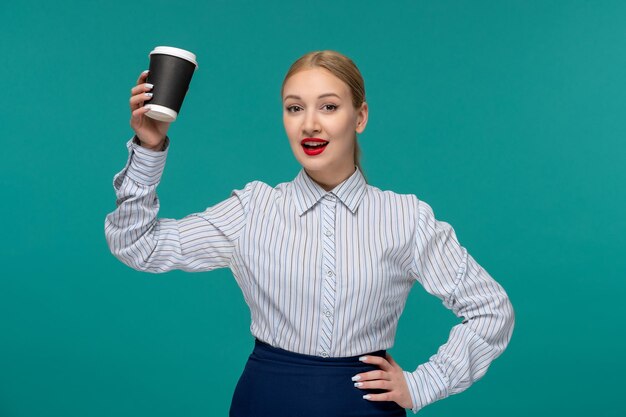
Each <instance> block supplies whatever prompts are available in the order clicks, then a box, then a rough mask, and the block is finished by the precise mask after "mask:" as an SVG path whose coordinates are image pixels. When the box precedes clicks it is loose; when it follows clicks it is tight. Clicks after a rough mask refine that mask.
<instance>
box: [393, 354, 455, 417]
mask: <svg viewBox="0 0 626 417" xmlns="http://www.w3.org/2000/svg"><path fill="white" fill-rule="evenodd" d="M403 373H404V378H405V379H406V382H407V384H408V386H409V392H410V393H411V400H412V401H413V408H411V411H413V413H417V412H418V411H419V410H421V409H422V408H424V407H426V406H427V405H428V404H432V403H434V402H435V401H438V400H441V399H443V398H446V397H447V396H448V383H447V378H446V377H445V375H444V374H443V373H441V371H439V369H438V368H437V366H436V365H435V364H433V363H432V362H427V363H425V364H423V365H420V366H419V367H418V368H417V369H416V370H415V372H407V371H403Z"/></svg>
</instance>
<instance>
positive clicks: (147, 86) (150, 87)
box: [146, 83, 154, 90]
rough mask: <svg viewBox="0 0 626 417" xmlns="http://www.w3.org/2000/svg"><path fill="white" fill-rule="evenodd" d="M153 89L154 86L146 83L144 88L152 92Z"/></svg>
mask: <svg viewBox="0 0 626 417" xmlns="http://www.w3.org/2000/svg"><path fill="white" fill-rule="evenodd" d="M153 87H154V84H150V83H146V88H148V89H150V90H152V88H153Z"/></svg>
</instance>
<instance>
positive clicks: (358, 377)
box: [352, 375, 361, 381]
mask: <svg viewBox="0 0 626 417" xmlns="http://www.w3.org/2000/svg"><path fill="white" fill-rule="evenodd" d="M360 379H361V375H355V376H353V377H352V380H353V381H359V380H360Z"/></svg>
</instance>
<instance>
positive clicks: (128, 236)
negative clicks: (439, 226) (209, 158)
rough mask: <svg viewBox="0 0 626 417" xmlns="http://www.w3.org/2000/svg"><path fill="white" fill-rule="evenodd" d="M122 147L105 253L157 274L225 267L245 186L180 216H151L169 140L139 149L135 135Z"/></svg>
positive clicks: (242, 207)
mask: <svg viewBox="0 0 626 417" xmlns="http://www.w3.org/2000/svg"><path fill="white" fill-rule="evenodd" d="M127 146H128V150H129V157H128V161H127V163H126V166H125V167H124V169H123V170H122V171H121V172H119V173H118V174H117V175H115V177H114V179H113V187H114V189H115V193H116V196H117V201H116V205H117V208H116V209H115V211H113V212H112V213H110V214H108V215H107V216H106V220H105V235H106V239H107V242H108V244H109V248H110V249H111V253H113V255H115V256H116V257H117V258H118V259H119V260H120V261H122V262H123V263H124V264H126V265H128V266H130V267H132V268H134V269H137V270H141V271H148V272H157V273H158V272H166V271H169V270H172V269H182V270H185V271H209V270H212V269H215V268H221V267H227V266H229V262H230V259H231V256H232V253H233V250H234V248H235V245H236V242H237V239H238V237H239V234H240V232H241V230H242V228H243V227H244V225H245V217H246V216H245V210H246V207H245V206H246V201H247V195H248V191H249V189H250V186H248V187H246V189H244V190H241V191H237V192H235V193H233V195H232V196H231V197H230V198H228V199H227V200H225V201H223V202H221V203H219V204H217V205H215V206H213V207H210V208H208V209H206V210H205V211H203V212H199V213H194V214H190V215H189V216H186V217H185V218H183V219H181V220H175V219H165V218H162V219H157V214H158V211H159V199H158V197H157V194H156V188H157V185H158V184H159V181H160V179H161V175H162V172H163V168H164V166H165V159H166V157H167V153H168V150H169V139H167V140H166V141H165V150H164V151H162V152H159V151H153V150H150V149H147V148H144V147H142V146H140V145H138V144H137V142H136V139H134V140H130V141H129V142H128V143H127Z"/></svg>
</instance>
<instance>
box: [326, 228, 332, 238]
mask: <svg viewBox="0 0 626 417" xmlns="http://www.w3.org/2000/svg"><path fill="white" fill-rule="evenodd" d="M324 234H325V235H326V236H328V237H330V236H332V235H333V232H331V231H330V230H328V229H326V231H325V232H324Z"/></svg>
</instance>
